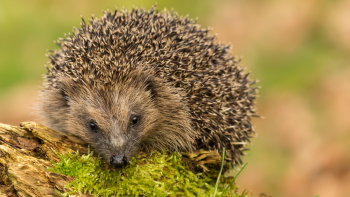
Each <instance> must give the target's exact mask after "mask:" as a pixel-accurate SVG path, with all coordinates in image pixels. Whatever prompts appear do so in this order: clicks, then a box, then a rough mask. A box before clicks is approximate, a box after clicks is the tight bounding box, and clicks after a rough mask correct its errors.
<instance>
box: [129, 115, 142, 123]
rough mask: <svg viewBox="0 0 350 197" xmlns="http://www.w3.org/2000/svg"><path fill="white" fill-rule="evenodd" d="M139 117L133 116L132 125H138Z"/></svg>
mask: <svg viewBox="0 0 350 197" xmlns="http://www.w3.org/2000/svg"><path fill="white" fill-rule="evenodd" d="M139 119H140V118H139V117H137V116H133V117H132V118H131V123H132V125H136V124H137V123H138V122H139Z"/></svg>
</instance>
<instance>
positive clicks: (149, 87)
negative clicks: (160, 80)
mask: <svg viewBox="0 0 350 197" xmlns="http://www.w3.org/2000/svg"><path fill="white" fill-rule="evenodd" d="M154 84H155V83H154V81H153V80H152V79H147V80H146V81H145V90H146V91H147V92H149V93H150V95H151V98H152V99H153V98H156V94H157V93H156V87H155V85H154Z"/></svg>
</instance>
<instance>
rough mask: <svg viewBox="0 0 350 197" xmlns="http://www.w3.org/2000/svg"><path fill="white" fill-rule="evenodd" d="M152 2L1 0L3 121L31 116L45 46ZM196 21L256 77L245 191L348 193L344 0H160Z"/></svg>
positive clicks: (349, 93) (349, 10) (287, 195)
mask: <svg viewBox="0 0 350 197" xmlns="http://www.w3.org/2000/svg"><path fill="white" fill-rule="evenodd" d="M154 2H155V1H154V0H143V1H141V0H138V1H137V0H134V1H124V2H122V1H109V0H100V1H92V0H75V1H69V0H61V1H46V0H31V1H25V0H11V1H7V0H1V1H0V122H2V123H7V124H13V125H18V124H19V122H21V121H26V120H34V121H35V120H37V119H36V117H35V116H31V111H32V110H31V107H32V105H33V103H34V102H35V97H36V96H37V89H38V86H39V85H40V81H41V80H42V79H41V75H42V74H43V73H45V72H46V69H45V67H44V64H46V62H47V61H48V59H47V58H46V57H45V54H46V53H47V51H46V50H47V49H56V48H57V46H56V45H55V44H54V43H53V41H54V40H57V39H58V38H59V37H63V33H68V32H71V30H72V28H73V26H77V27H79V26H80V15H81V14H82V15H83V16H84V17H85V18H88V17H90V16H91V14H92V13H94V14H95V15H96V16H100V15H101V14H102V12H101V9H104V10H105V9H107V8H109V9H111V10H112V9H114V6H115V5H117V6H118V8H121V7H122V6H125V7H126V8H128V9H131V8H132V6H133V5H135V6H143V7H145V8H147V9H149V8H150V7H151V5H152V4H154ZM158 7H159V10H162V9H163V8H164V7H166V8H168V9H171V8H174V10H176V11H177V12H179V13H180V14H181V15H187V14H189V16H190V18H196V17H199V19H198V23H199V24H202V26H203V27H204V28H206V27H208V26H210V27H213V28H214V29H213V30H212V34H215V33H218V38H219V40H220V41H221V42H224V43H229V42H230V43H232V44H233V46H234V48H233V51H232V52H233V54H235V55H237V56H238V57H241V56H242V57H243V56H244V58H243V60H242V64H241V65H242V66H244V67H247V70H248V71H252V77H253V78H257V79H259V80H260V83H259V85H260V86H262V88H261V89H260V97H259V98H258V100H257V101H258V103H257V105H258V112H259V114H260V115H262V116H264V117H265V119H254V120H253V123H254V125H255V128H256V131H257V133H258V135H259V136H258V138H256V139H253V140H252V141H253V146H250V147H251V149H252V151H249V152H247V154H248V155H247V157H245V159H244V161H245V162H249V164H248V166H247V167H246V169H245V170H244V171H243V172H242V174H241V175H240V177H239V178H238V180H237V184H238V185H239V186H240V188H241V191H242V190H243V189H247V190H250V191H251V192H252V194H254V195H258V194H260V193H261V192H265V193H267V194H269V195H272V196H274V197H278V196H284V197H292V196H293V197H295V196H298V197H304V196H305V197H306V196H308V197H312V196H316V195H320V197H326V196H330V197H335V196H337V197H346V196H350V149H349V148H350V143H349V142H350V141H349V140H350V0H332V1H326V0H308V1H305V0H231V1H229V0H216V1H209V0H192V1H186V0H177V1H166V0H158Z"/></svg>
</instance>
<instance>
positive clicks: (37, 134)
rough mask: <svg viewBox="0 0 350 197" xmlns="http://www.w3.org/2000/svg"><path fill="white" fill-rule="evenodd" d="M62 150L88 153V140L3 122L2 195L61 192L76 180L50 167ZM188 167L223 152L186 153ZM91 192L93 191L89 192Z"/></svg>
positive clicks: (215, 159) (214, 158)
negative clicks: (53, 170)
mask: <svg viewBox="0 0 350 197" xmlns="http://www.w3.org/2000/svg"><path fill="white" fill-rule="evenodd" d="M52 149H53V150H55V151H56V152H60V153H68V152H71V153H73V152H76V151H77V150H79V152H80V153H81V154H87V153H88V144H87V143H86V142H84V141H82V140H81V139H80V138H78V137H76V136H74V135H70V134H69V135H68V134H65V133H62V132H59V131H54V130H52V129H50V128H47V127H45V126H43V125H41V124H39V123H36V122H23V123H21V124H20V126H19V127H18V126H10V125H6V124H1V123H0V173H1V179H0V196H59V194H58V193H56V192H55V190H57V191H59V192H61V193H65V192H67V191H68V189H67V188H65V185H66V184H67V183H68V182H70V181H71V180H73V178H72V177H68V176H65V175H62V174H57V173H53V172H51V171H49V170H48V169H47V167H51V166H52V165H51V162H52V161H55V162H57V161H58V157H57V156H56V155H55V154H54V152H53V150H52ZM183 156H184V157H183V159H184V161H185V163H186V164H188V168H191V169H193V168H194V167H202V169H203V170H207V169H206V167H205V165H204V164H208V163H220V162H221V156H220V155H219V154H218V153H217V152H213V151H204V150H203V151H196V152H193V153H191V154H190V153H183ZM85 196H91V195H85Z"/></svg>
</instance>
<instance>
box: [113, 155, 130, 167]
mask: <svg viewBox="0 0 350 197" xmlns="http://www.w3.org/2000/svg"><path fill="white" fill-rule="evenodd" d="M109 163H110V164H111V166H112V167H113V168H124V167H125V166H126V165H127V164H128V160H127V158H126V157H125V155H123V154H122V155H115V154H112V156H111V159H110V160H109Z"/></svg>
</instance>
